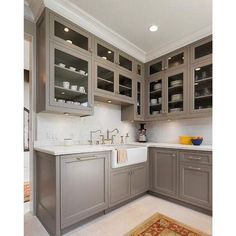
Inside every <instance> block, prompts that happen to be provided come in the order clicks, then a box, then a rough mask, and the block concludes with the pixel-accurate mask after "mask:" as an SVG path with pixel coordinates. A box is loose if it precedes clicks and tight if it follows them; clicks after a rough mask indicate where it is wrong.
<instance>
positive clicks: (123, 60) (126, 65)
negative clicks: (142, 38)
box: [117, 50, 135, 73]
mask: <svg viewBox="0 0 236 236" xmlns="http://www.w3.org/2000/svg"><path fill="white" fill-rule="evenodd" d="M117 63H118V67H119V69H120V70H123V71H124V72H131V73H132V72H135V69H134V67H135V65H134V64H135V63H134V59H133V58H132V57H131V56H129V55H128V54H126V53H124V52H122V51H120V50H118V51H117Z"/></svg>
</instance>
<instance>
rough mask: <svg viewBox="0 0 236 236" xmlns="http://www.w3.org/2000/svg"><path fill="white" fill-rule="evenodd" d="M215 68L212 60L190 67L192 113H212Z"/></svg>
mask: <svg viewBox="0 0 236 236" xmlns="http://www.w3.org/2000/svg"><path fill="white" fill-rule="evenodd" d="M212 100H213V68H212V60H211V59H207V60H205V61H200V62H197V63H194V64H192V65H191V67H190V108H189V109H190V113H191V114H195V115H201V114H208V115H211V113H212Z"/></svg>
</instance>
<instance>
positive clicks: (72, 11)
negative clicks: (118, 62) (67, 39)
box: [44, 0, 146, 62]
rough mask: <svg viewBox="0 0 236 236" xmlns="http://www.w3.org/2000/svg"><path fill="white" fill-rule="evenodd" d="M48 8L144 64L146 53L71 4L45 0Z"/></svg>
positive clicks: (59, 0)
mask: <svg viewBox="0 0 236 236" xmlns="http://www.w3.org/2000/svg"><path fill="white" fill-rule="evenodd" d="M44 4H45V6H46V7H47V8H49V9H51V10H53V11H55V12H56V13H58V14H60V15H61V16H63V17H65V18H67V19H69V20H70V21H72V22H74V23H75V24H77V25H79V26H81V27H82V28H84V29H86V30H87V31H89V32H90V33H92V34H94V35H96V36H97V37H100V38H102V39H103V40H105V41H106V42H108V43H110V44H112V45H114V46H115V47H117V48H119V49H121V50H123V51H124V52H126V53H128V54H129V55H131V56H133V57H134V58H136V59H138V60H140V61H142V62H144V61H145V56H146V53H145V51H143V50H142V49H140V48H138V47H137V46H136V45H134V44H133V43H131V42H130V41H128V40H127V39H126V38H124V37H122V36H121V35H119V34H118V33H116V32H115V31H113V30H112V29H110V28H109V27H107V26H106V25H104V24H102V23H101V22H100V21H98V20H97V19H95V18H94V17H92V16H91V15H89V14H88V13H86V12H85V11H83V10H82V9H80V8H79V7H78V6H76V5H74V4H73V3H71V2H66V1H63V0H44Z"/></svg>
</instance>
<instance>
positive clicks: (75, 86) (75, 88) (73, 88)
mask: <svg viewBox="0 0 236 236" xmlns="http://www.w3.org/2000/svg"><path fill="white" fill-rule="evenodd" d="M70 88H71V90H73V91H77V88H78V86H77V85H71V87H70Z"/></svg>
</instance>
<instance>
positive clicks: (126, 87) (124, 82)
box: [119, 75, 132, 97]
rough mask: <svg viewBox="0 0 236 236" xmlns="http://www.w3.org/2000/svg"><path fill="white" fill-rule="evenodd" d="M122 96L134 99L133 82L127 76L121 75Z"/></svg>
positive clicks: (120, 89)
mask: <svg viewBox="0 0 236 236" xmlns="http://www.w3.org/2000/svg"><path fill="white" fill-rule="evenodd" d="M119 91H120V94H122V95H125V96H128V97H132V80H131V79H130V78H128V77H126V76H123V75H119Z"/></svg>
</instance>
